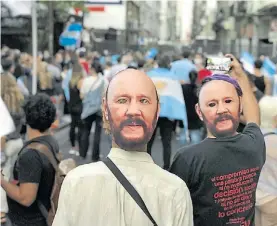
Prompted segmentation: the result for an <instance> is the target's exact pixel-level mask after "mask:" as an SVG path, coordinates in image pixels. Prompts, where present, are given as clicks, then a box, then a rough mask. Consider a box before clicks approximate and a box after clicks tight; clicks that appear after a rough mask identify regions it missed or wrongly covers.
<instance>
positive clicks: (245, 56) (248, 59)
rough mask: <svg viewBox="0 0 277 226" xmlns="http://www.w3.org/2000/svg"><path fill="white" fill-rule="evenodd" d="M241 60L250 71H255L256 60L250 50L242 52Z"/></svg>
mask: <svg viewBox="0 0 277 226" xmlns="http://www.w3.org/2000/svg"><path fill="white" fill-rule="evenodd" d="M240 61H241V62H242V64H243V68H244V69H245V70H246V71H248V72H250V73H252V74H253V73H254V62H255V58H254V57H253V56H252V55H251V54H250V53H248V52H243V53H242V54H241V57H240Z"/></svg>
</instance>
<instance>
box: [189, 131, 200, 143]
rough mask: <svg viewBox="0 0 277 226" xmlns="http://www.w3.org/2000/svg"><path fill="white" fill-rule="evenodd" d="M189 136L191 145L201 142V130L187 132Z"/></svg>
mask: <svg viewBox="0 0 277 226" xmlns="http://www.w3.org/2000/svg"><path fill="white" fill-rule="evenodd" d="M189 135H190V143H191V144H198V143H199V142H200V141H201V140H202V131H201V129H191V130H189Z"/></svg>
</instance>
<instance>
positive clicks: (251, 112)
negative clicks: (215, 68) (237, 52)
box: [226, 54, 260, 125]
mask: <svg viewBox="0 0 277 226" xmlns="http://www.w3.org/2000/svg"><path fill="white" fill-rule="evenodd" d="M226 57H230V58H232V59H233V61H232V63H231V67H232V71H231V73H230V75H231V76H232V77H233V78H235V79H236V80H237V81H238V83H239V85H240V87H241V89H242V92H243V95H242V99H241V101H242V108H243V115H244V117H245V121H246V123H247V124H248V123H251V122H253V123H256V124H257V125H260V109H259V105H258V103H257V100H256V97H255V96H254V93H253V91H252V88H251V85H250V82H249V81H248V78H247V75H246V74H245V73H244V71H243V69H242V67H241V65H240V63H239V62H238V61H237V59H236V58H235V57H234V56H233V55H231V54H227V55H226Z"/></svg>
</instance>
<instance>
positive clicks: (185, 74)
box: [171, 49, 196, 83]
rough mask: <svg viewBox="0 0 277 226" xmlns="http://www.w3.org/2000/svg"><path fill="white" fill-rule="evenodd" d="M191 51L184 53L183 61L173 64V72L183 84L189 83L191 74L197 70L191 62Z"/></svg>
mask: <svg viewBox="0 0 277 226" xmlns="http://www.w3.org/2000/svg"><path fill="white" fill-rule="evenodd" d="M190 57H191V51H190V50H188V49H186V50H184V52H183V59H181V60H178V61H175V62H172V63H171V72H172V73H173V74H175V77H176V79H178V80H179V81H181V82H182V83H189V82H190V80H189V73H190V72H191V71H192V70H196V67H195V65H194V64H193V63H192V61H191V60H190Z"/></svg>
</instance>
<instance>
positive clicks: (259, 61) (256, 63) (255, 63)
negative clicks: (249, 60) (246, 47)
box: [254, 60, 263, 69]
mask: <svg viewBox="0 0 277 226" xmlns="http://www.w3.org/2000/svg"><path fill="white" fill-rule="evenodd" d="M254 66H255V68H257V69H261V68H262V67H263V61H261V60H256V61H255V62H254Z"/></svg>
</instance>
